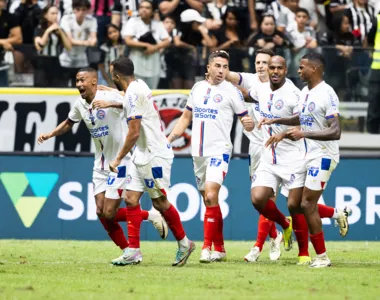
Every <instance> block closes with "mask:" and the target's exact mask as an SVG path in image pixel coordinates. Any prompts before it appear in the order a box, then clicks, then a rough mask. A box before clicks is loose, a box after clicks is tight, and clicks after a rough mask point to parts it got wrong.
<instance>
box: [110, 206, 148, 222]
mask: <svg viewBox="0 0 380 300" xmlns="http://www.w3.org/2000/svg"><path fill="white" fill-rule="evenodd" d="M148 216H149V212H148V211H146V210H142V211H141V217H142V219H143V220H148ZM113 220H114V221H115V222H118V223H119V222H126V221H127V209H126V208H125V207H123V208H119V209H118V210H117V212H116V215H115V217H114V218H113Z"/></svg>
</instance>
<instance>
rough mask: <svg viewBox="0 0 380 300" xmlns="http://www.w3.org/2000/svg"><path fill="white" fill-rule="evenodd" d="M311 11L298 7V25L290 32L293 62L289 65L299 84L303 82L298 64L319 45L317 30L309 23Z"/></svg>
mask: <svg viewBox="0 0 380 300" xmlns="http://www.w3.org/2000/svg"><path fill="white" fill-rule="evenodd" d="M309 20H310V16H309V12H308V11H307V10H306V9H305V8H297V10H296V23H297V27H296V28H294V29H293V30H291V31H290V32H289V35H290V37H291V42H292V44H293V49H292V54H293V57H292V62H291V64H290V66H289V77H290V78H291V79H292V80H293V82H294V83H295V84H296V85H297V86H298V87H301V86H302V82H301V81H300V80H299V77H298V72H297V71H298V66H299V62H300V60H301V58H302V57H303V56H304V55H305V54H306V53H307V52H309V51H310V49H315V48H317V47H318V43H317V39H316V34H315V30H314V28H313V27H311V26H307V24H308V23H309Z"/></svg>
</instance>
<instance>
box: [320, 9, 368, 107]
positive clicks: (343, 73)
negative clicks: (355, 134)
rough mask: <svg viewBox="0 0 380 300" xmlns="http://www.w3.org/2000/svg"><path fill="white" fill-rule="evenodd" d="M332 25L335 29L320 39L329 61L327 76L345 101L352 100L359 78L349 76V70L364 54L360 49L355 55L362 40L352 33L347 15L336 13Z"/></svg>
mask: <svg viewBox="0 0 380 300" xmlns="http://www.w3.org/2000/svg"><path fill="white" fill-rule="evenodd" d="M332 25H333V27H334V28H335V30H334V31H332V32H328V33H324V34H323V36H322V37H321V41H320V44H321V45H322V46H323V54H324V57H325V59H326V62H327V64H326V77H327V79H328V81H329V82H330V84H331V85H332V86H333V87H334V89H335V90H336V92H337V93H338V95H340V96H341V98H342V99H344V101H350V100H351V95H352V93H351V89H352V88H353V87H354V86H355V85H356V83H357V81H358V78H357V76H349V75H348V73H347V71H348V70H349V69H350V68H352V67H353V66H354V65H355V64H357V61H358V57H360V56H361V55H363V53H362V52H359V51H358V52H357V53H356V57H353V53H354V49H355V47H360V46H361V41H360V39H359V38H358V37H357V36H355V35H354V34H353V33H352V29H351V25H350V22H349V20H348V17H347V16H344V15H336V16H335V17H334V19H333V23H332ZM364 55H365V54H364ZM353 58H354V59H353ZM355 58H356V59H355ZM353 75H357V73H355V74H353ZM346 78H347V79H346ZM347 81H348V82H347ZM355 81H356V82H355Z"/></svg>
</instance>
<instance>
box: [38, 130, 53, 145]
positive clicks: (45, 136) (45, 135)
mask: <svg viewBox="0 0 380 300" xmlns="http://www.w3.org/2000/svg"><path fill="white" fill-rule="evenodd" d="M50 137H51V136H50V134H48V133H42V134H41V135H40V136H39V137H38V140H37V142H38V145H41V144H42V143H43V142H44V141H47V140H48V139H50Z"/></svg>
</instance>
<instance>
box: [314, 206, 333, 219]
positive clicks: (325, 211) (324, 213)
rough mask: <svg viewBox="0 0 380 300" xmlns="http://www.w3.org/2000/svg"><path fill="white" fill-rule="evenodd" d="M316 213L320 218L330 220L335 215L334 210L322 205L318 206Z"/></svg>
mask: <svg viewBox="0 0 380 300" xmlns="http://www.w3.org/2000/svg"><path fill="white" fill-rule="evenodd" d="M318 212H319V215H320V217H321V218H332V217H333V216H334V213H335V208H334V207H331V206H327V205H323V204H318Z"/></svg>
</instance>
